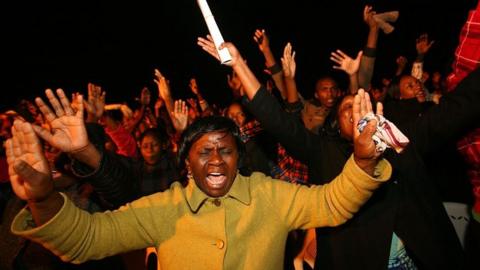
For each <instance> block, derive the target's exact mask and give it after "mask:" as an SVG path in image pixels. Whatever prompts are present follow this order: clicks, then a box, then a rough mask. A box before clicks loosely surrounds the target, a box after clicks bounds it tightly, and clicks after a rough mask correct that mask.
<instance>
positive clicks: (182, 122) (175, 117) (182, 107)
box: [171, 99, 188, 133]
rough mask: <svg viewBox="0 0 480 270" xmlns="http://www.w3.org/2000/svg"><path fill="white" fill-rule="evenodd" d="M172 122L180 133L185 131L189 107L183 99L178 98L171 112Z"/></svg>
mask: <svg viewBox="0 0 480 270" xmlns="http://www.w3.org/2000/svg"><path fill="white" fill-rule="evenodd" d="M171 119H172V124H173V127H174V128H175V130H176V131H177V132H179V133H181V132H183V131H184V130H185V129H186V128H187V125H188V107H187V105H186V104H185V101H183V100H181V99H180V100H176V101H175V105H174V109H173V111H172V112H171Z"/></svg>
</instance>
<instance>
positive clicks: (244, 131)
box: [240, 120, 263, 143]
mask: <svg viewBox="0 0 480 270" xmlns="http://www.w3.org/2000/svg"><path fill="white" fill-rule="evenodd" d="M262 131H263V129H262V127H261V126H260V122H258V121H257V120H253V121H250V122H248V123H246V124H245V125H243V126H242V127H240V138H241V140H242V141H243V143H247V142H248V141H250V139H251V138H253V137H255V136H257V135H258V134H259V133H260V132H262Z"/></svg>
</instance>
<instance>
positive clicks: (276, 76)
mask: <svg viewBox="0 0 480 270" xmlns="http://www.w3.org/2000/svg"><path fill="white" fill-rule="evenodd" d="M253 40H255V42H256V43H257V44H258V49H259V50H260V51H261V52H262V54H263V56H264V57H265V67H266V68H267V71H268V73H269V74H270V75H271V76H272V79H273V82H274V83H275V86H276V87H277V88H278V90H279V91H280V94H281V95H282V98H283V99H285V98H286V93H285V91H286V90H285V88H286V86H285V83H284V81H283V76H284V75H283V74H282V68H281V67H280V65H279V64H278V63H277V61H276V60H275V57H274V56H273V53H272V50H271V49H270V39H269V38H268V36H267V33H265V29H261V30H260V29H257V30H255V33H254V35H253Z"/></svg>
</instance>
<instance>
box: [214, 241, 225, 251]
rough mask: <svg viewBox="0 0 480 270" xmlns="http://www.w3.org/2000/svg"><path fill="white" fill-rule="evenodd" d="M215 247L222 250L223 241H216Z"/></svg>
mask: <svg viewBox="0 0 480 270" xmlns="http://www.w3.org/2000/svg"><path fill="white" fill-rule="evenodd" d="M215 245H216V246H217V248H218V249H222V248H223V247H224V246H225V242H223V240H220V239H219V240H217V242H216V243H215Z"/></svg>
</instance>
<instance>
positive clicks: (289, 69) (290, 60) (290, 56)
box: [280, 42, 297, 79]
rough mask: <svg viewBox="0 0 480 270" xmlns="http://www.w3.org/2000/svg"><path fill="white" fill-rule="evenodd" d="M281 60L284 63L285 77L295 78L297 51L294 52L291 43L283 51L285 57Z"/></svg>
mask: <svg viewBox="0 0 480 270" xmlns="http://www.w3.org/2000/svg"><path fill="white" fill-rule="evenodd" d="M280 60H281V61H282V69H283V76H284V77H285V78H290V79H293V78H295V71H296V68H297V65H296V63H295V51H293V52H292V45H291V44H290V42H288V43H287V45H286V46H285V48H284V49H283V57H282V58H281V59H280Z"/></svg>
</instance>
